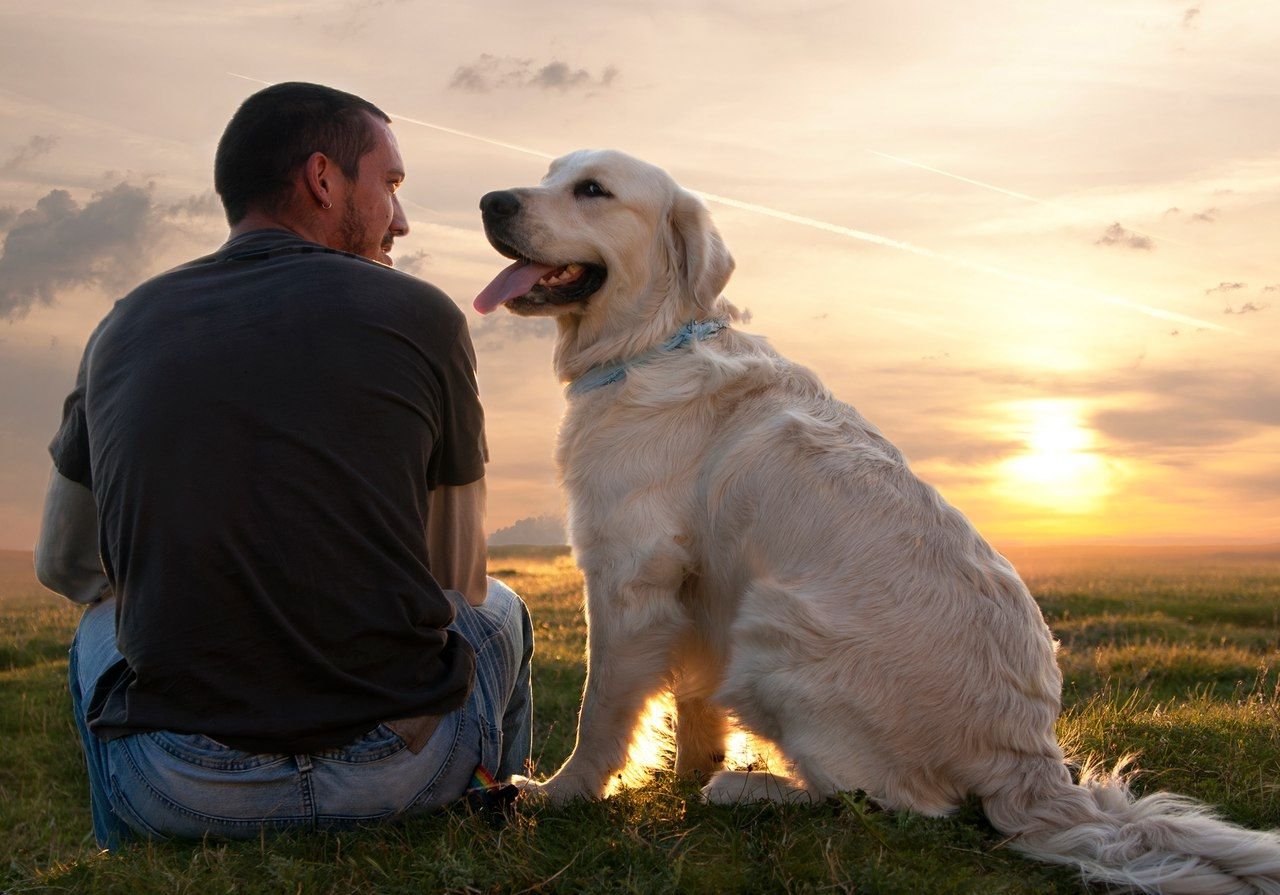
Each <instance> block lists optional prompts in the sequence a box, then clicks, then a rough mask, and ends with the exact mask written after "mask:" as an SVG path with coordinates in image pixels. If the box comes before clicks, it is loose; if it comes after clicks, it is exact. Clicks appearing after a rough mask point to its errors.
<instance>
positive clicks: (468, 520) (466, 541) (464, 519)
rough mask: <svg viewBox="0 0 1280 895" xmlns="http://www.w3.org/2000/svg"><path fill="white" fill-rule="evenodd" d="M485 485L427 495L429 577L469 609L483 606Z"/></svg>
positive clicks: (451, 487)
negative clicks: (458, 596) (457, 594)
mask: <svg viewBox="0 0 1280 895" xmlns="http://www.w3.org/2000/svg"><path fill="white" fill-rule="evenodd" d="M484 511H485V483H484V479H483V478H481V479H477V480H476V481H474V482H472V483H471V484H469V485H441V486H439V487H438V488H436V489H434V490H433V491H432V492H431V506H430V509H429V510H428V513H429V515H428V516H427V550H428V551H429V554H430V557H431V574H432V575H433V576H434V577H435V579H436V581H438V582H439V583H440V586H441V587H443V588H445V589H446V590H456V591H458V592H460V593H461V594H462V595H463V596H464V597H466V598H467V602H468V603H470V604H471V605H472V606H479V605H480V604H481V603H483V602H484V598H485V595H486V594H487V593H488V590H489V583H488V580H487V579H486V577H485V565H486V563H487V562H488V551H487V550H486V549H485V543H484Z"/></svg>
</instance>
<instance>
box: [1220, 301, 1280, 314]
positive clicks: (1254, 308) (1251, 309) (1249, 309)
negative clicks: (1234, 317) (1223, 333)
mask: <svg viewBox="0 0 1280 895" xmlns="http://www.w3.org/2000/svg"><path fill="white" fill-rule="evenodd" d="M1269 307H1271V305H1260V304H1258V303H1257V302H1254V301H1247V302H1245V303H1244V304H1242V305H1241V306H1240V307H1238V308H1233V307H1231V305H1227V306H1226V307H1225V308H1223V309H1222V313H1224V314H1255V313H1257V312H1258V311H1265V310H1266V309H1267V308H1269Z"/></svg>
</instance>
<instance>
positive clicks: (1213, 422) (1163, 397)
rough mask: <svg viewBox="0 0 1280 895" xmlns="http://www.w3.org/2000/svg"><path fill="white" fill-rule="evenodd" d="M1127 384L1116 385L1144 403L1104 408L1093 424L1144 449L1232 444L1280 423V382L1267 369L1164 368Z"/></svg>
mask: <svg viewBox="0 0 1280 895" xmlns="http://www.w3.org/2000/svg"><path fill="white" fill-rule="evenodd" d="M1126 384H1127V386H1128V388H1127V389H1125V385H1126ZM1126 384H1121V383H1112V384H1111V386H1112V388H1113V389H1115V390H1117V391H1119V390H1128V391H1130V392H1132V393H1134V394H1135V395H1136V396H1138V397H1139V398H1140V400H1141V405H1140V406H1137V407H1132V408H1124V409H1108V410H1102V411H1099V412H1098V413H1096V414H1094V417H1093V426H1094V428H1095V429H1097V430H1098V431H1099V432H1101V433H1102V434H1104V435H1106V436H1108V437H1109V438H1112V439H1114V440H1116V441H1119V442H1123V443H1127V444H1129V445H1132V446H1134V447H1137V448H1139V451H1138V453H1145V452H1146V451H1149V450H1150V449H1152V448H1157V449H1158V448H1160V447H1177V446H1196V447H1204V446H1208V445H1218V444H1230V443H1232V442H1235V441H1238V440H1239V439H1241V438H1245V437H1248V436H1249V435H1251V434H1254V433H1256V432H1258V431H1259V430H1261V429H1265V428H1269V427H1280V382H1276V381H1275V380H1274V378H1273V377H1271V376H1268V375H1266V374H1264V373H1263V372H1261V371H1251V370H1214V371H1211V370H1163V371H1153V372H1151V373H1148V374H1145V375H1140V376H1137V377H1130V378H1129V381H1128V382H1127V383H1126ZM1097 385H1098V386H1099V387H1103V386H1105V383H1101V382H1100V383H1097ZM1100 390H1101V388H1100Z"/></svg>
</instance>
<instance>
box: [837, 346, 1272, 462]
mask: <svg viewBox="0 0 1280 895" xmlns="http://www.w3.org/2000/svg"><path fill="white" fill-rule="evenodd" d="M868 381H874V382H875V388H874V390H872V391H868V392H867V394H866V395H865V396H864V397H863V398H861V399H860V400H859V401H858V402H857V404H858V409H859V410H861V411H863V412H864V413H865V414H866V415H867V417H868V418H869V419H871V420H873V421H875V422H876V424H877V425H879V426H880V428H881V430H882V431H884V432H885V433H886V434H887V435H889V437H890V438H891V439H893V440H894V442H895V443H897V444H898V445H899V446H900V447H902V449H903V451H904V453H906V454H907V456H908V458H910V459H911V460H913V461H914V460H921V459H926V458H932V457H942V458H950V459H954V460H955V461H956V462H957V463H967V462H983V460H984V459H997V458H999V457H1000V456H1002V455H1005V454H1008V453H1016V452H1017V451H1018V450H1021V447H1020V446H1019V445H1017V444H1016V443H1012V444H1011V443H1008V442H1002V441H999V440H996V439H994V438H992V439H987V440H986V442H985V443H984V442H983V440H981V439H975V438H973V436H967V435H966V436H959V437H957V438H953V437H952V436H951V435H950V434H949V433H939V432H938V431H936V430H928V429H921V428H919V427H920V421H921V420H931V419H939V420H940V419H948V418H950V416H951V415H954V414H955V412H956V410H957V408H963V407H964V406H965V405H966V404H967V403H970V402H972V400H973V399H972V397H971V396H972V395H973V394H974V393H975V391H977V392H979V393H981V394H982V395H983V403H990V404H1004V403H1008V402H1012V401H1023V400H1027V399H1034V398H1042V397H1045V396H1047V395H1051V396H1053V397H1055V398H1082V399H1093V398H1097V397H1099V396H1106V397H1107V398H1108V399H1112V398H1122V399H1126V402H1127V404H1128V406H1127V407H1126V408H1124V409H1107V410H1099V411H1098V412H1096V413H1095V414H1094V415H1093V417H1092V420H1091V424H1092V427H1093V428H1094V429H1095V430H1097V431H1098V432H1099V434H1101V435H1103V436H1105V437H1106V438H1107V439H1108V440H1109V441H1110V442H1111V445H1110V446H1108V448H1107V453H1110V454H1131V455H1133V456H1138V457H1143V458H1145V459H1148V460H1150V459H1153V458H1154V456H1155V453H1156V452H1158V451H1159V450H1160V448H1161V447H1171V448H1172V447H1185V446H1196V447H1206V446H1229V445H1231V444H1233V443H1234V442H1236V441H1238V440H1239V439H1241V438H1246V437H1249V436H1250V435H1253V434H1255V433H1257V432H1259V431H1260V430H1263V429H1266V428H1269V427H1280V380H1276V379H1275V378H1274V377H1273V376H1271V375H1269V374H1268V373H1267V372H1266V371H1262V370H1253V369H1247V368H1243V367H1237V368H1234V369H1216V370H1208V369H1147V368H1145V367H1142V366H1132V367H1128V368H1125V369H1117V370H1112V371H1107V372H1103V373H1100V374H1096V375H1090V376H1084V375H1061V374H1037V373H1026V372H1023V371H1019V370H1011V369H995V368H990V369H971V368H962V367H957V368H948V367H946V366H941V365H938V364H927V365H920V366H918V367H915V368H910V369H906V368H881V369H877V370H871V371H868ZM921 395H930V396H931V397H932V401H931V402H930V403H928V404H923V405H922V404H921V403H920V396H921ZM904 408H909V410H905V409H904ZM984 454H985V458H984Z"/></svg>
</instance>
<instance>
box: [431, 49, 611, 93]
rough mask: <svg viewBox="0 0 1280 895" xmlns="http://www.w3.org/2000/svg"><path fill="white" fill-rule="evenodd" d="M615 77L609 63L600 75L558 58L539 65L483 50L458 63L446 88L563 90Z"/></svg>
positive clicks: (603, 84)
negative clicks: (473, 59) (469, 61)
mask: <svg viewBox="0 0 1280 895" xmlns="http://www.w3.org/2000/svg"><path fill="white" fill-rule="evenodd" d="M617 77H618V69H617V67H616V66H612V65H610V66H608V67H606V68H605V69H604V71H603V72H601V74H600V77H599V78H596V77H594V76H592V74H591V73H590V72H588V71H587V70H586V69H585V68H577V69H575V68H572V67H571V66H570V65H569V64H568V63H565V62H560V61H559V60H553V61H551V62H548V63H547V64H546V65H539V64H537V63H536V62H534V60H532V59H517V58H515V57H512V56H503V57H498V56H492V55H490V54H489V53H484V54H482V55H481V56H480V58H479V59H478V60H477V61H476V62H474V63H472V64H471V65H462V66H459V67H458V69H457V70H456V71H455V72H454V73H453V77H452V78H451V79H450V81H449V88H450V89H451V90H463V91H466V92H468V93H489V92H491V91H493V90H500V89H506V88H515V89H530V88H534V89H542V90H559V91H561V92H566V91H569V90H590V89H592V88H595V87H609V86H611V85H612V84H613V82H614V81H615V80H617Z"/></svg>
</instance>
